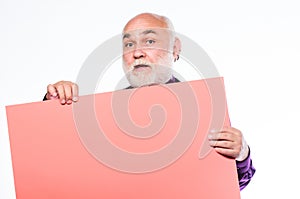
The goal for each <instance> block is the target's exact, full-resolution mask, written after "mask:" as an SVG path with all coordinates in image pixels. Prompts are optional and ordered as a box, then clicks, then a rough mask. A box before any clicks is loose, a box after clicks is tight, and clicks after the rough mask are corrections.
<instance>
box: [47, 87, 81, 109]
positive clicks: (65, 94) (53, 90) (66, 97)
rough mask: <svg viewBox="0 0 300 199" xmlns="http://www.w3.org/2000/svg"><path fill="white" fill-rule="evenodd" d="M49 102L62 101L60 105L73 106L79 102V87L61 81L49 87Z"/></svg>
mask: <svg viewBox="0 0 300 199" xmlns="http://www.w3.org/2000/svg"><path fill="white" fill-rule="evenodd" d="M46 98H47V100H52V99H60V103H61V104H62V105H64V104H72V102H77V101H78V85H77V84H75V83H73V82H70V81H59V82H57V83H55V84H49V85H48V86H47V94H46Z"/></svg>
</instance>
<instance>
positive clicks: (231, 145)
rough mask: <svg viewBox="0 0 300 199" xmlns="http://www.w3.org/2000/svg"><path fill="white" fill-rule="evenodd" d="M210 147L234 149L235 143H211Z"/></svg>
mask: <svg viewBox="0 0 300 199" xmlns="http://www.w3.org/2000/svg"><path fill="white" fill-rule="evenodd" d="M209 144H210V146H212V147H217V148H224V149H234V146H235V145H234V143H233V142H230V141H214V140H213V141H209Z"/></svg>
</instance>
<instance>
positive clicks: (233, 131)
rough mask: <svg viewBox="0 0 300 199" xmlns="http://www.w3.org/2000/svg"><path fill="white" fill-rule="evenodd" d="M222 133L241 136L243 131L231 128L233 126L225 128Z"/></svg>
mask: <svg viewBox="0 0 300 199" xmlns="http://www.w3.org/2000/svg"><path fill="white" fill-rule="evenodd" d="M221 132H231V133H234V134H236V135H240V134H241V131H240V130H238V129H236V128H234V127H231V126H225V127H223V128H222V129H221Z"/></svg>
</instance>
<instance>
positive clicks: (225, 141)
mask: <svg viewBox="0 0 300 199" xmlns="http://www.w3.org/2000/svg"><path fill="white" fill-rule="evenodd" d="M208 139H209V144H210V146H212V147H213V148H215V150H216V151H217V152H218V153H220V154H221V155H224V156H226V157H229V158H234V159H236V160H237V161H243V160H245V159H246V158H247V157H248V154H249V148H248V145H247V143H246V141H245V140H244V138H243V135H242V132H241V131H240V130H238V129H236V128H233V127H224V128H222V129H221V130H220V131H211V132H210V134H209V135H208Z"/></svg>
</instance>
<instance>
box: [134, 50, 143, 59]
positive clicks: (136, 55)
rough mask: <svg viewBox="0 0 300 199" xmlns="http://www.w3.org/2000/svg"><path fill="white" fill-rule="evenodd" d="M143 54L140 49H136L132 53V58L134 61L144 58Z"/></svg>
mask: <svg viewBox="0 0 300 199" xmlns="http://www.w3.org/2000/svg"><path fill="white" fill-rule="evenodd" d="M145 55H146V54H145V52H144V51H143V49H142V48H136V49H135V50H134V52H133V57H134V59H140V58H144V57H145Z"/></svg>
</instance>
